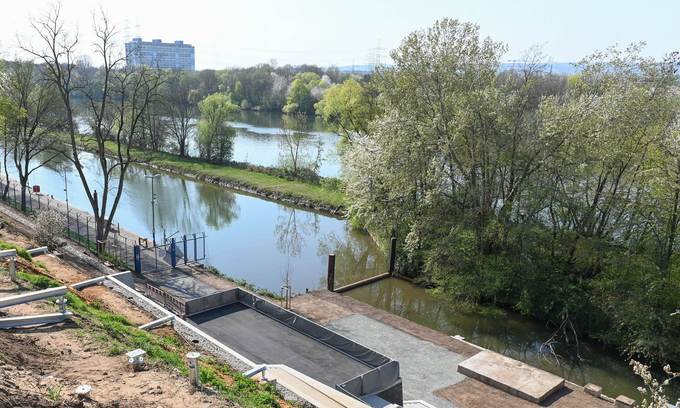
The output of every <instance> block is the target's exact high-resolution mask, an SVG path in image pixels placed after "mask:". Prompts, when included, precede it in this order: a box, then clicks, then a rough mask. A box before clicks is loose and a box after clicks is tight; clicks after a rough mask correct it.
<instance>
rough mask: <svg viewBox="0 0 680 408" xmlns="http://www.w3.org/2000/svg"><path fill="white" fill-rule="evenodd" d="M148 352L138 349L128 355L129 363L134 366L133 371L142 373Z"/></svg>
mask: <svg viewBox="0 0 680 408" xmlns="http://www.w3.org/2000/svg"><path fill="white" fill-rule="evenodd" d="M145 355H146V351H144V350H142V349H136V350H132V351H129V352H128V353H127V356H128V363H130V366H132V371H141V370H142V369H143V368H144V356H145Z"/></svg>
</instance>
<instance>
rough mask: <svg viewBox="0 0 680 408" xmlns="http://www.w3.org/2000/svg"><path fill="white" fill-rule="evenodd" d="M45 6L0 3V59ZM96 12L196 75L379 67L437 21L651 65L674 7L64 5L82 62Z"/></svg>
mask: <svg viewBox="0 0 680 408" xmlns="http://www.w3.org/2000/svg"><path fill="white" fill-rule="evenodd" d="M52 4H54V2H53V1H41V0H21V1H11V2H3V4H2V8H1V9H0V10H1V11H0V56H2V57H4V58H13V57H15V56H17V55H20V54H19V50H18V48H17V44H18V38H20V39H22V41H24V42H30V41H32V40H34V38H33V37H32V29H31V27H30V24H29V21H30V19H31V18H35V17H39V16H40V15H42V14H44V12H45V11H46V10H48V9H49V8H50V6H51V5H52ZM100 7H102V8H103V9H104V10H106V12H107V14H108V15H109V16H110V18H111V20H113V21H114V22H115V23H117V24H118V27H119V30H120V36H119V42H120V43H121V44H122V43H123V42H124V40H126V39H129V38H131V37H135V36H141V37H142V38H143V39H144V40H150V39H152V38H160V39H162V40H163V41H168V42H170V41H174V40H183V41H184V42H185V43H189V44H192V45H194V46H195V47H196V68H197V69H206V68H211V69H222V68H226V67H235V66H251V65H254V64H258V63H262V62H270V61H271V60H275V61H276V62H277V63H278V64H279V65H284V64H303V63H305V64H317V65H322V66H330V65H336V66H345V65H352V64H356V65H362V64H367V63H371V62H373V61H374V60H375V56H376V55H381V62H383V63H385V62H389V59H388V54H389V51H390V50H392V49H394V48H396V47H398V46H399V44H400V42H401V40H402V39H403V38H404V37H405V36H406V35H408V34H409V33H410V32H412V31H414V30H418V29H423V28H427V27H428V26H430V25H432V23H433V22H434V21H436V20H437V19H440V18H443V17H451V18H457V19H459V20H461V21H469V22H473V23H475V24H478V25H479V26H480V31H481V33H482V34H483V35H484V36H490V37H491V38H493V39H494V40H496V41H501V42H503V43H505V44H506V45H507V46H508V49H509V50H508V53H507V54H506V55H505V57H504V60H505V61H511V60H514V59H519V58H521V56H522V55H523V54H524V52H525V51H526V50H527V49H529V48H530V47H532V46H535V45H540V46H541V47H542V49H543V52H544V54H546V55H547V57H548V58H549V60H550V62H575V61H578V60H580V59H581V58H582V57H584V56H586V55H588V54H590V53H592V52H593V51H596V50H600V49H604V48H606V47H608V46H611V45H615V44H619V45H622V46H623V45H627V44H629V43H631V42H639V41H645V42H646V43H647V47H646V48H645V54H646V55H648V56H652V57H656V58H661V57H663V56H664V55H665V54H666V53H668V52H670V51H674V50H678V49H680V35H679V34H680V24H678V20H677V16H678V15H680V1H678V0H647V1H643V0H637V1H631V0H618V1H613V0H562V1H551V0H545V1H540V0H504V1H502V0H477V1H472V0H467V1H463V0H342V1H328V0H222V1H219V0H214V1H213V0H183V1H174V0H165V1H156V0H104V1H88V0H63V1H62V14H63V16H64V17H65V19H66V22H67V25H68V26H70V27H73V28H75V29H77V30H78V33H79V35H80V39H81V44H80V49H79V52H80V53H82V54H83V55H91V44H92V41H93V40H92V38H91V35H90V32H91V26H92V13H93V11H94V10H98V9H99V8H100ZM378 48H379V51H376V49H378ZM93 62H94V63H96V61H93Z"/></svg>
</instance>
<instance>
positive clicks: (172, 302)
mask: <svg viewBox="0 0 680 408" xmlns="http://www.w3.org/2000/svg"><path fill="white" fill-rule="evenodd" d="M146 295H147V296H148V297H150V298H151V299H153V300H155V301H156V302H158V303H160V304H161V305H163V306H164V307H165V308H166V309H169V310H170V311H171V312H173V313H174V314H176V315H179V316H184V313H185V308H186V306H185V301H184V300H183V299H180V298H178V297H175V296H173V295H171V294H169V293H168V292H166V291H164V290H163V289H160V288H157V287H155V286H153V285H151V284H149V283H147V284H146Z"/></svg>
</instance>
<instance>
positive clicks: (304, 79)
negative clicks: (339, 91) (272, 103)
mask: <svg viewBox="0 0 680 408" xmlns="http://www.w3.org/2000/svg"><path fill="white" fill-rule="evenodd" d="M320 85H322V81H321V78H320V77H319V75H318V74H316V73H314V72H301V73H299V74H297V75H296V76H295V79H294V80H293V82H292V83H291V84H290V89H289V90H288V97H287V99H286V106H284V107H283V109H282V110H283V112H284V113H298V112H299V113H306V114H313V113H314V103H315V102H316V100H315V98H314V96H313V95H312V90H313V89H314V88H315V87H317V86H320Z"/></svg>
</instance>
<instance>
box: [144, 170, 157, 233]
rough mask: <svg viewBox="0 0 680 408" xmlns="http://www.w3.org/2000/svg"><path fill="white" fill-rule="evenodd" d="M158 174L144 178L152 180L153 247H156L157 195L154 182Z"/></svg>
mask: <svg viewBox="0 0 680 408" xmlns="http://www.w3.org/2000/svg"><path fill="white" fill-rule="evenodd" d="M157 176H158V174H153V175H151V176H149V175H146V176H144V177H146V178H150V179H151V238H152V239H153V246H156V193H155V191H154V186H153V185H154V181H155V180H156V177H157Z"/></svg>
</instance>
